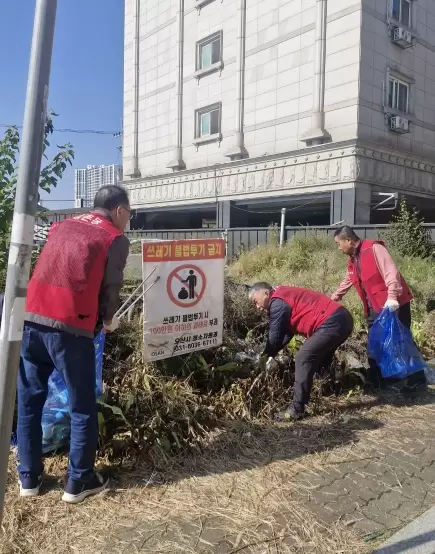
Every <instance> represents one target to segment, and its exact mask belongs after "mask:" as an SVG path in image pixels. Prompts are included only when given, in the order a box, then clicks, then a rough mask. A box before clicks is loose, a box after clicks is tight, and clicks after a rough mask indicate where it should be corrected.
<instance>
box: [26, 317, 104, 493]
mask: <svg viewBox="0 0 435 554" xmlns="http://www.w3.org/2000/svg"><path fill="white" fill-rule="evenodd" d="M54 370H57V371H59V373H61V375H62V377H63V379H64V381H65V384H66V387H67V390H68V399H69V409H70V414H71V445H70V453H69V465H68V475H69V477H70V479H72V480H73V481H81V482H88V481H89V480H91V479H92V477H93V471H94V463H95V455H96V450H97V441H98V425H97V404H96V394H95V349H94V344H93V340H92V339H91V338H86V337H80V336H77V335H72V334H69V333H64V332H61V331H56V330H54V329H51V328H50V327H45V326H43V325H35V324H30V323H26V324H25V326H24V333H23V343H22V347H21V360H20V371H19V375H18V423H17V435H18V458H19V462H20V465H19V468H18V471H19V474H20V476H21V477H30V478H36V477H39V476H40V475H42V472H43V464H42V427H41V417H42V409H43V407H44V404H45V401H46V399H47V392H48V379H49V377H50V375H51V373H52V372H53V371H54Z"/></svg>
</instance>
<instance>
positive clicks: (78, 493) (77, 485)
mask: <svg viewBox="0 0 435 554" xmlns="http://www.w3.org/2000/svg"><path fill="white" fill-rule="evenodd" d="M108 487H109V479H108V478H105V477H103V476H102V475H100V474H99V473H96V474H95V475H94V477H93V478H92V479H91V481H89V483H81V482H80V481H73V480H72V479H68V483H67V485H66V487H65V492H64V493H63V496H62V500H63V501H64V502H68V503H69V504H78V503H79V502H83V500H85V499H86V498H87V497H88V496H94V495H96V494H100V493H102V492H104V491H106V490H107V489H108Z"/></svg>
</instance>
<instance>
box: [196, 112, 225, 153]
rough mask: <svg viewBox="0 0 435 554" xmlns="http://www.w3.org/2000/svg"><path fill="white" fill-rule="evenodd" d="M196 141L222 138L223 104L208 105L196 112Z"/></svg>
mask: <svg viewBox="0 0 435 554" xmlns="http://www.w3.org/2000/svg"><path fill="white" fill-rule="evenodd" d="M195 114H196V116H195V120H196V125H195V127H196V129H195V142H197V143H201V142H212V141H214V140H220V139H221V104H220V103H218V104H213V105H211V106H206V107H205V108H201V109H200V110H196V112H195Z"/></svg>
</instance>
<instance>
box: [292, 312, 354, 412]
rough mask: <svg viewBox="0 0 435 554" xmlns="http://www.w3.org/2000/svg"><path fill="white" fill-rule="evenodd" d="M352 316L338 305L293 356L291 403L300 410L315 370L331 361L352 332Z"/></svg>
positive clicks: (303, 405) (309, 390) (305, 401)
mask: <svg viewBox="0 0 435 554" xmlns="http://www.w3.org/2000/svg"><path fill="white" fill-rule="evenodd" d="M352 331H353V319H352V316H351V315H350V313H349V312H348V311H347V310H346V308H339V309H338V310H337V311H336V312H335V313H334V314H332V315H331V316H330V317H329V318H328V319H327V320H326V321H325V323H324V324H323V325H322V326H321V327H319V328H318V329H317V331H316V332H315V333H314V334H313V335H312V336H311V337H310V338H309V339H307V340H306V341H305V342H304V344H303V346H302V347H301V348H300V350H299V351H298V353H297V354H296V356H295V364H296V371H295V392H294V397H293V406H294V408H295V410H296V411H298V412H303V411H304V409H305V406H306V404H308V402H309V400H310V395H311V389H312V387H313V378H314V375H315V373H316V372H317V371H318V370H319V369H320V368H321V367H322V366H323V365H325V364H326V363H328V362H330V361H332V357H333V355H334V352H335V351H336V350H337V348H338V347H339V346H341V345H342V344H343V343H344V342H345V341H346V340H347V339H348V338H349V337H350V335H351V334H352Z"/></svg>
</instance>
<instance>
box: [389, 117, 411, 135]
mask: <svg viewBox="0 0 435 554" xmlns="http://www.w3.org/2000/svg"><path fill="white" fill-rule="evenodd" d="M390 129H391V130H392V131H394V132H395V133H409V131H410V128H409V120H408V119H406V117H400V116H398V115H395V116H393V117H392V118H391V119H390Z"/></svg>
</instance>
